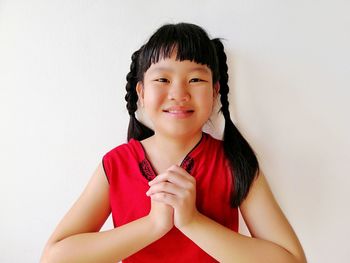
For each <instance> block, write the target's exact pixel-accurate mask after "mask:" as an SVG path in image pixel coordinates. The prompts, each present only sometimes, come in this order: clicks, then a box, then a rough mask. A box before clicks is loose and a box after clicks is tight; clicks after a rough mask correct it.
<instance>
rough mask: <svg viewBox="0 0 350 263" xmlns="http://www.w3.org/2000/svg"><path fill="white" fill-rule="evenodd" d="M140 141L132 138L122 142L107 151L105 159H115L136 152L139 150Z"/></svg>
mask: <svg viewBox="0 0 350 263" xmlns="http://www.w3.org/2000/svg"><path fill="white" fill-rule="evenodd" d="M138 143H139V142H138V141H136V140H134V139H131V140H130V141H129V142H127V143H123V144H120V145H118V146H116V147H114V148H112V149H110V150H109V151H107V153H105V155H104V156H103V160H108V159H113V158H116V157H118V156H119V155H125V154H130V153H132V152H135V151H137V144H138Z"/></svg>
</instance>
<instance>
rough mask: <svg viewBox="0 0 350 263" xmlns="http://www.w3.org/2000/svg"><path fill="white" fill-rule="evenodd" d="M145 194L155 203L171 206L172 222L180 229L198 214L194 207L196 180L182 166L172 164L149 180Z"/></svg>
mask: <svg viewBox="0 0 350 263" xmlns="http://www.w3.org/2000/svg"><path fill="white" fill-rule="evenodd" d="M149 186H150V188H149V190H148V191H147V192H146V195H147V196H150V197H151V200H152V208H151V209H153V205H154V204H155V203H158V202H159V203H163V204H166V205H169V206H170V207H172V208H173V211H174V213H173V224H174V225H175V226H176V227H177V228H178V229H180V230H181V228H182V227H184V226H185V225H187V224H190V223H191V222H192V220H194V219H195V217H196V215H197V214H198V211H197V208H196V180H195V178H194V177H193V176H192V175H190V174H189V173H187V171H186V170H184V169H183V168H181V167H179V166H177V165H173V166H171V167H170V168H169V169H168V170H167V171H165V172H164V173H162V174H159V175H158V176H157V177H156V178H155V179H153V180H152V181H150V182H149Z"/></svg>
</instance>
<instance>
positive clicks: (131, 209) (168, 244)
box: [102, 133, 238, 263]
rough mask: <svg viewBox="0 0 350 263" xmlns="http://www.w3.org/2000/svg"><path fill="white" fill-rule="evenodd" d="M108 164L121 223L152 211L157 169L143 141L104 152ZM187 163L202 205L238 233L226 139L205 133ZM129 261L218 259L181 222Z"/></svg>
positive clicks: (116, 219)
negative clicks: (151, 194)
mask: <svg viewBox="0 0 350 263" xmlns="http://www.w3.org/2000/svg"><path fill="white" fill-rule="evenodd" d="M102 164H103V167H104V170H105V173H106V176H107V179H108V182H109V185H110V205H111V209H112V218H113V223H114V226H115V227H118V226H121V225H124V224H127V223H129V222H131V221H134V220H136V219H139V218H141V217H144V216H146V215H148V213H149V211H150V208H151V202H150V198H149V197H148V196H146V194H145V193H146V192H147V190H148V189H149V186H148V181H150V180H152V179H153V178H154V177H155V176H156V174H155V172H154V170H153V168H152V165H151V163H150V162H149V161H148V160H147V158H146V155H145V151H144V149H143V147H142V145H141V143H140V142H139V141H137V140H134V139H131V140H130V141H129V142H128V143H127V144H122V145H120V146H118V147H116V148H114V149H112V150H111V151H109V152H108V153H107V154H106V155H104V156H103V159H102ZM181 167H182V168H184V169H186V170H187V172H189V173H190V174H191V175H192V176H194V177H195V178H196V187H197V189H196V191H197V196H196V206H197V210H198V211H199V212H200V213H202V214H204V215H206V216H207V217H209V218H211V219H213V220H215V221H216V222H218V223H220V224H222V225H224V226H226V227H227V228H230V229H232V230H233V231H235V232H238V209H237V208H231V207H230V204H229V200H230V196H231V193H232V191H233V184H232V175H231V171H230V168H229V165H228V161H227V160H226V158H225V156H224V152H223V145H222V141H219V140H216V139H214V138H212V137H211V136H210V135H209V134H206V133H203V136H202V139H201V140H200V142H199V143H198V144H197V145H196V146H195V147H194V148H193V149H192V151H191V152H190V153H188V154H187V156H186V157H185V159H184V160H183V162H182V164H181ZM123 262H177V263H179V262H217V261H216V260H215V259H214V258H212V257H211V256H209V255H208V254H207V253H206V252H205V251H203V250H202V249H201V248H199V247H198V246H197V245H196V244H195V243H194V242H193V241H192V240H190V239H189V238H187V237H186V236H185V235H184V234H182V233H181V232H180V231H179V230H178V229H177V228H176V227H174V228H172V229H171V230H170V231H169V232H168V233H167V234H166V235H164V236H163V237H162V238H160V239H159V240H157V241H155V242H154V243H152V244H150V245H148V246H147V247H145V248H143V249H141V250H140V251H138V252H137V253H135V254H133V255H131V256H130V257H128V258H126V259H124V260H123Z"/></svg>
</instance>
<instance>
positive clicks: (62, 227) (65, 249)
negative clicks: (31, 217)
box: [41, 164, 172, 263]
mask: <svg viewBox="0 0 350 263" xmlns="http://www.w3.org/2000/svg"><path fill="white" fill-rule="evenodd" d="M169 211H170V214H169ZM159 213H162V214H163V216H162V217H160V216H159ZM171 213H172V209H170V208H169V207H168V206H165V205H163V204H162V206H159V205H157V204H156V205H153V203H152V209H151V212H150V214H149V215H148V216H146V217H143V218H140V219H138V220H135V221H133V222H130V223H128V224H126V225H123V226H121V227H118V228H115V229H112V230H108V231H104V232H98V231H99V230H100V229H101V227H102V225H103V224H104V222H105V221H106V219H107V218H108V216H109V214H110V206H109V185H108V181H107V179H106V176H105V173H104V171H103V167H102V164H100V165H99V166H98V168H97V169H96V171H95V173H94V174H93V176H92V178H91V180H90V182H89V183H88V185H87V187H86V188H85V190H84V192H83V193H82V195H81V196H80V198H79V199H78V200H77V201H76V203H75V204H74V205H73V207H72V208H71V209H70V210H69V212H68V213H67V214H66V215H65V216H64V218H63V219H62V220H61V222H60V223H59V225H58V226H57V228H56V229H55V231H54V233H53V234H52V236H51V237H50V239H49V241H48V242H47V244H46V247H45V249H44V252H43V255H42V258H41V262H42V263H51V262H75V263H78V262H84V263H86V262H113V263H115V262H117V261H119V260H122V259H123V258H126V257H128V256H130V255H131V254H133V253H135V252H137V251H139V250H140V249H142V248H144V247H145V246H147V245H148V244H150V243H152V242H154V241H155V240H157V239H159V238H160V237H161V236H163V235H164V234H165V233H166V232H167V231H168V230H170V228H171V227H172V220H169V218H171V217H172V215H171ZM160 218H162V219H160Z"/></svg>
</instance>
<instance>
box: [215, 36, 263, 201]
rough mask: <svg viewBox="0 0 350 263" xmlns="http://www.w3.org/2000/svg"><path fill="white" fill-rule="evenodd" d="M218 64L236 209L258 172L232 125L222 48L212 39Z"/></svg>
mask: <svg viewBox="0 0 350 263" xmlns="http://www.w3.org/2000/svg"><path fill="white" fill-rule="evenodd" d="M212 42H213V44H214V45H215V48H216V53H217V57H218V64H219V82H220V101H221V105H222V106H221V109H220V111H221V112H222V114H223V116H224V118H225V128H224V138H223V146H224V152H225V155H226V157H227V158H228V160H229V163H230V165H231V169H232V171H233V173H232V174H233V182H234V192H233V196H232V198H231V206H232V207H238V206H239V205H240V204H241V203H242V201H243V200H244V199H245V198H246V196H247V194H248V192H249V188H250V185H251V184H252V182H253V180H254V178H255V176H256V175H257V174H258V171H259V163H258V160H257V158H256V156H255V153H254V151H253V149H252V148H251V147H250V145H249V143H248V142H247V141H246V140H245V139H244V137H243V136H242V134H241V133H240V132H239V130H238V129H237V128H236V126H235V125H234V124H233V122H232V120H231V117H230V112H229V101H228V93H229V86H228V73H227V70H228V67H227V63H226V60H227V57H226V54H225V51H224V46H223V44H222V43H221V41H220V39H213V40H212Z"/></svg>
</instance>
